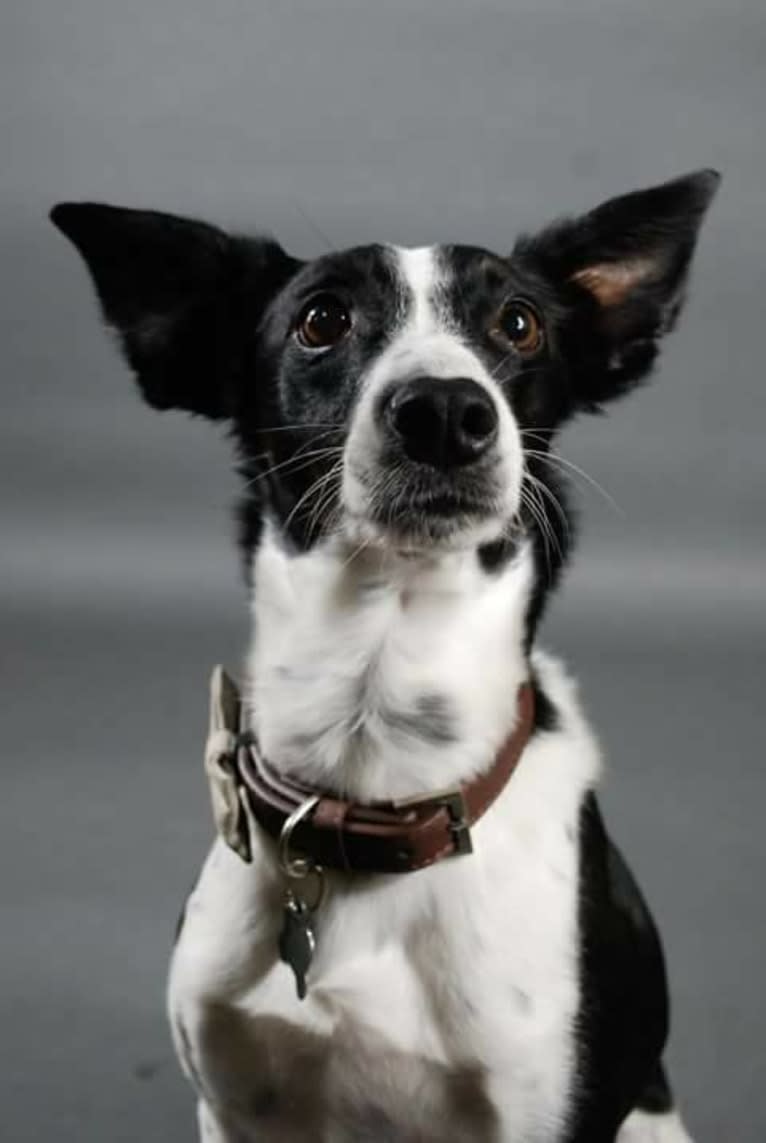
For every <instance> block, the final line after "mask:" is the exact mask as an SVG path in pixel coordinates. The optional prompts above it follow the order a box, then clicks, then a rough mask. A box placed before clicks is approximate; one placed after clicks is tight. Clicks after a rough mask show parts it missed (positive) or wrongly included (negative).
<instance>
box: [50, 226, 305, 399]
mask: <svg viewBox="0 0 766 1143" xmlns="http://www.w3.org/2000/svg"><path fill="white" fill-rule="evenodd" d="M51 220H52V221H53V223H54V224H55V225H56V226H57V227H58V228H59V230H61V231H62V233H64V234H65V235H66V236H67V238H69V239H70V240H71V241H72V242H73V243H74V245H75V246H76V247H77V249H78V250H79V251H80V253H81V254H82V256H83V258H84V259H85V262H86V264H87V266H88V269H89V270H90V273H91V276H92V278H93V282H94V284H95V287H96V292H97V293H98V297H99V300H100V302H101V307H102V310H103V313H104V317H105V318H106V320H107V322H108V323H109V324H110V325H111V326H112V327H113V328H114V329H115V330H116V331H117V333H118V335H119V338H120V342H121V344H122V348H123V350H124V353H125V356H126V358H127V360H128V362H129V363H130V365H131V367H132V369H133V370H134V371H135V373H136V377H137V379H138V382H139V385H140V386H141V389H142V391H143V394H144V397H145V398H146V400H147V401H148V402H149V404H150V405H153V406H154V408H156V409H171V408H174V409H186V410H188V411H189V412H192V413H199V414H201V415H203V416H206V417H211V418H213V419H222V418H225V417H227V416H229V415H230V412H231V404H232V402H231V387H232V384H233V381H232V371H233V370H234V369H235V367H236V362H237V360H238V357H239V353H240V351H241V339H242V337H243V336H245V333H244V328H245V326H247V327H248V328H249V329H253V328H255V326H256V325H257V323H258V320H259V318H260V316H261V314H262V313H263V310H264V309H265V307H266V305H267V304H268V302H269V301H270V299H271V298H272V297H274V295H275V294H276V293H277V292H278V290H279V289H280V288H281V286H282V285H283V284H284V283H285V282H286V281H287V280H288V278H290V277H291V275H292V274H293V273H294V272H295V270H296V269H297V267H298V265H299V263H298V262H297V261H295V260H294V259H292V258H290V257H289V256H288V255H287V254H286V253H285V252H284V251H283V250H282V249H281V247H280V246H279V245H278V244H277V243H276V242H273V241H271V240H269V239H243V238H232V237H230V236H229V235H228V234H225V233H224V232H223V231H222V230H218V229H217V228H216V227H214V226H208V225H207V224H205V223H202V222H194V221H192V220H191V219H186V218H177V217H176V216H175V215H170V214H162V213H159V212H157V211H146V210H128V209H124V208H120V207H113V206H103V205H99V204H96V203H60V204H59V205H58V206H56V207H54V208H53V210H52V211H51Z"/></svg>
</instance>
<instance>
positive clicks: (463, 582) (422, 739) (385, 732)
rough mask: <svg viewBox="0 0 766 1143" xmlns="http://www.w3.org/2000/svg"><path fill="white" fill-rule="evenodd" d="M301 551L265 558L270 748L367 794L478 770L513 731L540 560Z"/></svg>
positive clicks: (270, 550) (400, 790) (254, 683)
mask: <svg viewBox="0 0 766 1143" xmlns="http://www.w3.org/2000/svg"><path fill="white" fill-rule="evenodd" d="M376 561H377V557H376V556H374V555H371V556H362V557H358V558H357V560H356V561H355V565H354V567H352V568H349V567H346V566H345V563H346V561H345V560H339V559H338V557H337V554H335V553H332V552H327V551H322V550H320V551H317V552H312V553H310V554H309V555H307V556H305V557H301V558H293V559H289V558H287V557H286V556H285V554H284V553H283V552H282V551H280V550H279V548H278V547H277V546H276V545H274V544H272V543H270V542H269V540H268V538H267V540H266V542H264V544H263V545H262V547H261V550H260V551H259V554H258V559H257V562H256V569H255V593H254V616H255V632H256V638H255V643H254V648H253V653H252V656H251V668H252V679H251V694H252V697H253V700H254V708H255V716H254V721H255V729H256V731H257V734H258V738H259V741H260V744H261V747H262V749H263V750H264V753H265V754H266V756H267V757H271V758H278V759H279V761H280V766H281V767H283V768H284V769H285V770H286V771H293V772H294V773H298V774H299V775H300V776H301V777H303V778H304V779H306V780H307V781H309V782H310V783H311V784H314V785H323V784H324V785H330V786H335V787H336V788H341V789H344V790H345V791H346V792H347V793H349V794H352V795H353V796H354V797H356V798H358V799H359V800H375V799H387V798H392V797H406V796H409V795H412V794H416V793H419V792H427V791H428V790H432V789H439V788H442V787H444V786H446V785H449V784H452V783H454V782H456V781H461V780H465V778H466V777H467V776H469V775H470V774H471V772H472V771H473V770H475V769H476V768H478V767H479V766H482V765H485V764H486V759H487V758H488V757H492V755H493V753H494V752H495V750H497V748H498V747H499V745H500V743H501V742H502V741H503V739H504V738H505V737H506V735H507V733H508V728H509V725H510V723H511V721H512V718H513V710H514V697H515V694H516V688H517V686H518V684H519V682H520V681H521V679H522V678H523V672H524V664H523V660H522V658H521V655H520V653H519V652H518V650H517V648H518V647H519V646H520V642H521V633H522V615H523V608H522V605H523V602H524V600H525V598H526V591H527V587H528V582H529V575H530V569H529V566H528V563H526V562H523V561H522V562H520V563H519V564H518V565H516V566H514V567H511V568H510V569H508V570H507V571H506V572H505V574H504V575H503V576H499V577H497V579H495V580H490V579H488V578H487V577H486V576H484V575H483V574H482V572H481V570H480V568H479V566H478V564H477V562H476V560H475V558H473V557H468V558H466V557H463V556H460V555H456V556H454V557H448V558H445V559H443V560H442V561H441V562H440V565H439V566H438V567H435V568H430V567H428V566H425V567H424V566H419V567H417V568H413V567H411V566H410V565H408V564H407V562H406V561H398V562H397V563H396V564H395V566H394V567H393V568H391V567H386V568H382V567H380V566H379V565H378V563H377V562H376Z"/></svg>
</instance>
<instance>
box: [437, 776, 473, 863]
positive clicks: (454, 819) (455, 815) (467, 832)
mask: <svg viewBox="0 0 766 1143" xmlns="http://www.w3.org/2000/svg"><path fill="white" fill-rule="evenodd" d="M436 801H437V803H438V804H439V805H442V806H444V808H445V809H446V811H447V813H448V814H449V818H450V832H451V833H452V837H453V840H454V842H455V853H454V856H455V857H458V856H460V855H462V854H464V853H473V841H472V840H471V827H470V825H469V823H468V818H467V810H466V805H465V798H464V797H463V792H462V790H448V791H447V792H446V793H444V794H442V795H441V796H440V797H437V799H436Z"/></svg>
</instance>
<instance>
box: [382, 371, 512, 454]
mask: <svg viewBox="0 0 766 1143" xmlns="http://www.w3.org/2000/svg"><path fill="white" fill-rule="evenodd" d="M383 417H384V420H385V422H386V424H387V426H388V429H389V431H390V432H391V433H392V434H393V435H394V436H395V437H396V439H397V440H398V442H399V444H400V446H401V448H402V449H403V451H404V453H405V455H406V456H408V457H409V458H410V460H416V461H419V462H420V463H421V464H430V465H432V466H433V467H435V468H454V467H457V466H459V465H465V464H471V463H472V461H475V460H478V459H479V458H480V457H481V456H482V455H483V454H484V453H485V452H486V451H487V449H489V447H490V445H491V444H492V443H493V442H494V440H495V438H496V436H497V409H496V407H495V403H494V401H493V400H492V398H491V396H490V395H489V393H487V392H486V391H485V390H484V389H483V388H482V387H481V385H479V384H477V383H476V381H471V380H470V379H469V378H467V377H449V378H444V379H442V378H435V377H416V378H415V379H414V380H412V381H408V382H407V383H406V384H404V385H400V386H399V387H398V388H397V389H395V390H394V391H393V392H392V393H390V394H389V396H388V398H387V400H386V401H385V403H384V406H383Z"/></svg>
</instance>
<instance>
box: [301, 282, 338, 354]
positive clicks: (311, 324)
mask: <svg viewBox="0 0 766 1143" xmlns="http://www.w3.org/2000/svg"><path fill="white" fill-rule="evenodd" d="M350 329H351V315H350V314H349V312H348V309H347V308H346V306H345V305H344V303H343V302H342V301H341V300H340V298H336V297H335V295H334V294H317V296H316V297H315V298H312V299H311V301H310V302H309V303H308V304H307V305H306V306H305V307H304V308H303V310H302V311H301V314H300V317H299V318H298V324H297V325H296V327H295V333H296V336H297V338H298V341H299V342H300V343H301V345H305V346H306V348H307V349H329V348H330V346H332V345H337V344H338V342H339V341H342V340H343V338H344V337H345V336H346V334H347V333H348V331H349V330H350Z"/></svg>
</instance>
